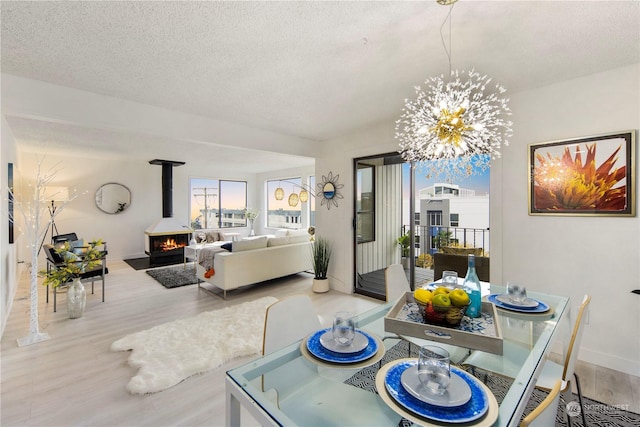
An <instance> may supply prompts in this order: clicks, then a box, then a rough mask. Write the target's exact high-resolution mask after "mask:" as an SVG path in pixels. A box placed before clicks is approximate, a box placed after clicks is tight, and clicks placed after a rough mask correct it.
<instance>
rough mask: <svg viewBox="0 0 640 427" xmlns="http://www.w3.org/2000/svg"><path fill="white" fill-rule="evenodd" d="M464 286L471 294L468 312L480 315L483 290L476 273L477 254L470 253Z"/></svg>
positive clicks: (472, 314)
mask: <svg viewBox="0 0 640 427" xmlns="http://www.w3.org/2000/svg"><path fill="white" fill-rule="evenodd" d="M462 286H463V288H464V290H465V292H466V293H467V294H468V295H469V307H467V311H466V314H467V316H469V317H473V318H475V317H480V314H481V313H482V303H481V299H482V292H481V288H480V280H479V279H478V275H477V274H476V257H475V255H469V260H468V264H467V275H466V277H465V278H464V283H463V285H462Z"/></svg>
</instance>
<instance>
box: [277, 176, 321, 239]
mask: <svg viewBox="0 0 640 427" xmlns="http://www.w3.org/2000/svg"><path fill="white" fill-rule="evenodd" d="M278 188H281V189H282V190H283V191H284V196H283V198H282V200H277V199H276V197H275V193H276V189H278ZM301 189H302V179H301V178H300V177H298V178H285V179H278V180H273V181H267V227H270V228H291V229H298V228H302V218H301V217H302V205H303V203H302V202H300V201H297V203H296V205H295V206H290V204H289V198H290V196H291V195H292V194H294V193H295V194H296V195H299V194H300V190H301ZM309 198H310V199H312V198H313V197H312V196H309ZM305 203H309V202H308V201H307V202H305Z"/></svg>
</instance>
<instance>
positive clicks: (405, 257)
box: [397, 232, 411, 269]
mask: <svg viewBox="0 0 640 427" xmlns="http://www.w3.org/2000/svg"><path fill="white" fill-rule="evenodd" d="M397 242H398V245H400V253H401V256H402V266H403V267H404V268H405V269H407V268H409V248H410V247H411V236H410V235H409V233H408V232H407V233H405V234H403V235H402V236H400V237H398V239H397Z"/></svg>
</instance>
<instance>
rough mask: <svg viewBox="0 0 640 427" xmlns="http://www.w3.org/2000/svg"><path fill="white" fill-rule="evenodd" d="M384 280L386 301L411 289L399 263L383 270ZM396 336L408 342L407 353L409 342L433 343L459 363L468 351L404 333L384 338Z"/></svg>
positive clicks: (415, 343) (394, 298) (392, 299)
mask: <svg viewBox="0 0 640 427" xmlns="http://www.w3.org/2000/svg"><path fill="white" fill-rule="evenodd" d="M384 282H385V286H386V295H387V302H394V303H395V302H397V301H398V299H400V298H401V297H403V296H404V295H405V294H406V293H407V292H409V291H410V290H411V286H410V285H409V281H408V280H407V276H406V274H405V272H404V267H403V266H402V265H401V264H391V265H390V266H388V267H387V268H386V269H385V270H384ZM394 337H397V338H399V339H401V340H403V341H407V342H408V343H409V353H411V344H414V345H417V346H418V347H422V346H423V345H430V344H435V345H437V346H439V347H442V348H444V349H445V350H447V351H448V352H449V357H450V360H451V362H452V363H460V361H462V360H463V359H464V358H465V357H466V356H467V355H468V354H469V351H468V350H466V349H464V348H460V347H455V346H452V345H448V344H443V343H440V342H435V341H429V340H425V339H421V338H415V337H409V336H404V335H395V336H393V337H390V336H386V337H385V338H384V339H389V338H394Z"/></svg>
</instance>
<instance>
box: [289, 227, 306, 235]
mask: <svg viewBox="0 0 640 427" xmlns="http://www.w3.org/2000/svg"><path fill="white" fill-rule="evenodd" d="M308 235H309V233H307V230H305V229H303V228H301V229H298V230H287V236H308Z"/></svg>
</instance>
